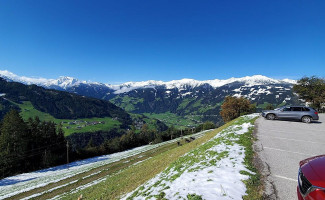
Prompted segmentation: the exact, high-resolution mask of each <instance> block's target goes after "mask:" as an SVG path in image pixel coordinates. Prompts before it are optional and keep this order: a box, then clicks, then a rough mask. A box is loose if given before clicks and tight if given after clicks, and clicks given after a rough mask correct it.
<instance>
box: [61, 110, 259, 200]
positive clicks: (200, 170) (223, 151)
mask: <svg viewBox="0 0 325 200" xmlns="http://www.w3.org/2000/svg"><path fill="white" fill-rule="evenodd" d="M254 121H255V118H254V116H251V117H241V118H239V119H236V120H234V121H232V122H230V123H228V124H226V125H224V126H222V127H220V128H218V129H216V130H214V131H211V132H209V133H207V134H206V135H205V136H203V137H202V138H199V139H197V140H195V141H193V142H191V143H188V144H185V145H183V146H180V147H176V148H174V149H171V150H168V151H165V152H162V153H161V154H159V155H156V156H154V157H151V158H148V159H146V160H144V161H143V162H141V163H138V164H137V165H132V166H130V167H128V168H126V169H123V170H121V171H119V172H117V173H114V174H111V175H110V176H108V177H107V179H106V180H105V181H103V182H101V183H99V184H97V185H94V186H91V187H89V188H86V189H84V190H81V191H79V192H77V193H75V194H67V195H65V197H64V199H76V198H77V197H78V196H79V195H80V194H83V196H84V198H86V199H119V198H121V197H123V196H124V195H125V194H127V193H129V195H128V199H145V198H147V197H152V198H156V199H164V198H166V199H170V198H171V197H172V198H174V197H175V198H176V197H177V198H180V199H191V198H197V199H207V198H206V197H207V196H206V195H213V194H211V191H213V188H211V187H210V188H208V190H204V192H203V193H202V194H201V193H200V191H201V190H198V191H195V192H194V193H193V189H192V188H191V187H193V188H200V186H204V184H207V185H209V184H210V186H212V187H213V186H215V187H216V188H214V190H220V192H218V193H217V194H215V195H217V196H218V197H228V198H229V197H238V195H239V196H240V197H242V196H243V199H261V192H260V188H259V187H260V183H259V174H258V172H257V170H256V169H255V168H254V166H253V164H252V160H253V154H254V153H253V149H252V143H253V140H254V138H253V136H252V132H253V125H252V124H253V123H254ZM161 172H162V173H161ZM223 173H224V174H226V176H222V174H223ZM157 174H158V175H157ZM202 174H203V176H202V177H203V179H202V177H201V178H200V175H202ZM184 177H185V179H184ZM188 177H190V179H188ZM194 177H196V178H194ZM208 177H210V178H208ZM238 177H239V178H238ZM232 178H234V179H232ZM236 178H237V179H236ZM228 179H230V180H228ZM183 181H184V182H183ZM189 181H190V182H191V183H190V184H191V185H189V184H181V183H185V182H186V183H189ZM220 181H221V182H224V181H228V182H227V183H226V184H225V185H222V184H220ZM195 182H197V185H195V184H196V183H195ZM236 184H239V186H237V185H236ZM176 185H178V186H179V187H178V186H177V187H178V188H177V187H176ZM229 185H230V186H231V187H232V188H234V190H240V191H241V192H240V193H233V191H232V190H231V189H229V190H228V186H229ZM181 187H185V188H181ZM186 187H188V188H186ZM236 187H238V188H236ZM189 188H190V191H191V192H190V191H188V193H186V192H185V193H181V192H180V191H181V190H185V191H186V189H187V190H189ZM177 189H179V190H177ZM209 189H210V190H209ZM131 191H133V192H131ZM245 191H246V193H247V195H245ZM208 197H209V196H208Z"/></svg>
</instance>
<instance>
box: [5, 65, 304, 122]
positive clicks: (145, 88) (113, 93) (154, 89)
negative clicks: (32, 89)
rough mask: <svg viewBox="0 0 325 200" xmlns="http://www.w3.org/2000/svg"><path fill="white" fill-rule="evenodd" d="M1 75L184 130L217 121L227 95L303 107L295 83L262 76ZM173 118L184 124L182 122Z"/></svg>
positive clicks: (261, 104)
mask: <svg viewBox="0 0 325 200" xmlns="http://www.w3.org/2000/svg"><path fill="white" fill-rule="evenodd" d="M0 77H2V78H4V79H6V80H7V81H16V82H20V83H24V84H27V85H30V84H36V85H38V86H42V87H44V88H48V89H55V90H62V91H67V92H70V93H76V94H79V95H82V96H88V97H93V98H98V99H103V100H109V101H111V102H112V103H114V104H115V105H117V106H119V107H121V108H123V109H125V110H126V111H128V112H132V113H141V114H145V115H148V116H149V115H150V116H153V117H156V118H158V119H160V120H162V121H164V122H166V123H167V124H168V123H170V124H173V123H174V125H185V126H190V125H191V124H195V123H197V122H202V121H206V120H211V121H214V122H216V123H222V121H221V118H220V117H219V111H220V106H221V104H222V102H223V100H224V98H225V97H226V96H236V97H240V96H242V97H245V98H248V99H249V100H250V101H251V102H252V103H255V104H256V106H257V108H258V109H263V108H265V106H266V105H267V104H269V103H270V104H273V105H274V106H280V105H286V104H301V103H302V102H301V101H299V99H298V96H297V95H296V94H294V93H293V91H292V87H293V84H295V83H296V81H295V80H290V79H283V80H277V79H272V78H269V77H266V76H262V75H254V76H246V77H243V78H230V79H226V80H219V79H215V80H206V81H198V80H194V79H181V80H174V81H168V82H164V81H154V80H149V81H142V82H126V83H123V84H120V85H113V84H104V83H98V82H89V81H80V80H78V79H75V78H72V77H64V76H62V77H59V78H58V79H44V78H29V77H24V76H17V75H15V74H13V73H11V72H9V71H0ZM178 116H180V117H181V118H184V119H186V120H187V122H182V120H181V118H177V117H178ZM175 120H176V122H175ZM172 121H174V122H172ZM190 122H191V123H190Z"/></svg>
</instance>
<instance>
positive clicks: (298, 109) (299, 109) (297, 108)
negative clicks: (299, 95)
mask: <svg viewBox="0 0 325 200" xmlns="http://www.w3.org/2000/svg"><path fill="white" fill-rule="evenodd" d="M292 111H301V107H292Z"/></svg>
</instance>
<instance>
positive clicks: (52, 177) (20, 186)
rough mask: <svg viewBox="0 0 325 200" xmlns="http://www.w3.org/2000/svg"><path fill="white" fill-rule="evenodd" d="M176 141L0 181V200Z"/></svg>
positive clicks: (200, 134) (201, 133)
mask: <svg viewBox="0 0 325 200" xmlns="http://www.w3.org/2000/svg"><path fill="white" fill-rule="evenodd" d="M208 131H209V130H207V131H202V132H200V133H196V134H194V135H193V136H195V137H197V138H198V137H201V136H203V135H204V134H205V133H206V132H208ZM177 140H179V139H178V138H176V139H174V140H170V141H166V142H163V143H159V144H154V145H145V146H142V147H137V148H134V149H131V150H128V151H123V152H119V153H114V154H109V155H104V156H98V157H94V158H89V159H85V160H81V161H76V162H72V163H69V164H66V165H60V166H57V167H52V168H48V169H44V170H39V171H35V172H30V173H24V174H20V175H16V176H11V177H7V178H5V179H1V180H0V191H1V192H0V199H4V198H8V197H11V196H14V195H17V194H19V193H23V192H26V191H30V190H32V189H35V188H39V187H43V186H46V185H48V184H50V183H54V182H58V181H60V180H63V179H67V178H69V177H73V176H75V175H78V174H81V173H84V172H87V171H89V170H91V169H95V168H98V167H100V166H103V165H107V164H110V163H113V162H117V161H119V160H122V159H125V158H128V157H131V156H134V155H137V154H140V153H143V152H146V151H149V150H152V149H155V148H157V147H160V146H163V145H165V144H169V143H174V142H176V141H177Z"/></svg>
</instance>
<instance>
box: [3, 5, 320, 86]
mask: <svg viewBox="0 0 325 200" xmlns="http://www.w3.org/2000/svg"><path fill="white" fill-rule="evenodd" d="M0 69H1V70H5V69H6V70H9V71H11V72H13V73H16V74H18V75H25V76H34V77H44V78H57V77H58V76H60V75H66V76H73V77H76V78H79V79H81V80H92V81H99V82H104V83H118V82H125V81H141V80H149V79H154V80H164V81H166V80H173V79H181V78H194V79H198V80H206V79H215V78H219V79H225V78H229V77H242V76H247V75H254V74H262V75H266V76H269V77H273V78H293V79H297V78H300V77H302V76H304V75H307V76H310V75H318V76H321V77H324V76H325V1H324V0H312V1H310V0H292V1H291V0H272V1H270V0H255V1H252V0H237V1H234V0H220V1H218V0H211V1H205V0H196V1H192V0H182V1H180V0H145V1H143V0H103V1H100V0H96V1H91V0H87V1H83V0H74V1H72V0H52V1H50V0H2V1H0Z"/></svg>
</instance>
